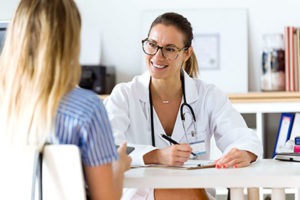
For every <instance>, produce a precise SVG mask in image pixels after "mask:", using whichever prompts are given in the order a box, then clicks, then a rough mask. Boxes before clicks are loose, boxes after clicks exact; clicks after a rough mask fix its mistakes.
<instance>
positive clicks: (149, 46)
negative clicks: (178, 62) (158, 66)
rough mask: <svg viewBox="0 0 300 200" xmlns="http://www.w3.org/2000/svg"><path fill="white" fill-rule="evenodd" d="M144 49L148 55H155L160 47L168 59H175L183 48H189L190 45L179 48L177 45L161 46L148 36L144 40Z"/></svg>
mask: <svg viewBox="0 0 300 200" xmlns="http://www.w3.org/2000/svg"><path fill="white" fill-rule="evenodd" d="M142 45H143V51H144V53H145V54H147V55H151V56H154V55H155V54H156V53H157V52H158V50H159V49H161V52H162V55H163V57H164V58H166V59H168V60H175V59H176V58H177V57H178V54H179V52H180V51H182V50H187V49H188V48H189V47H183V48H181V49H180V48H178V47H176V46H163V47H161V46H159V45H157V44H156V42H154V41H151V40H149V39H148V38H146V39H144V40H142Z"/></svg>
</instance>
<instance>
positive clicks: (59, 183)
mask: <svg viewBox="0 0 300 200" xmlns="http://www.w3.org/2000/svg"><path fill="white" fill-rule="evenodd" d="M37 155H38V151H37V149H36V148H33V147H26V148H19V149H15V148H14V149H13V148H3V147H1V148H0V156H1V165H0V185H1V187H0V199H11V200H19V199H22V200H27V199H28V200H29V199H32V197H31V194H32V189H33V188H34V185H33V177H34V175H35V170H34V163H35V159H36V158H37ZM42 170H43V172H42V173H43V176H42V179H43V181H42V183H43V184H42V192H43V199H44V200H53V199H55V200H85V199H86V194H85V184H84V178H83V169H82V164H81V157H80V151H79V148H78V147H77V146H75V145H46V146H45V149H44V153H43V168H42ZM35 186H36V187H35V188H36V190H37V186H38V183H36V184H35ZM35 196H36V197H37V195H35ZM36 199H37V198H36Z"/></svg>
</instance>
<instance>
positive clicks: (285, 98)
mask: <svg viewBox="0 0 300 200" xmlns="http://www.w3.org/2000/svg"><path fill="white" fill-rule="evenodd" d="M228 97H229V99H230V100H231V101H232V102H233V103H260V102H300V92H248V93H238V94H228Z"/></svg>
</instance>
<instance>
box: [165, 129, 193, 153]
mask: <svg viewBox="0 0 300 200" xmlns="http://www.w3.org/2000/svg"><path fill="white" fill-rule="evenodd" d="M161 136H162V137H163V138H164V139H166V140H167V141H169V142H171V143H172V144H179V143H178V142H176V141H175V140H173V139H172V138H171V137H169V136H167V135H165V134H161ZM191 154H192V155H193V156H197V155H196V154H195V153H194V152H191Z"/></svg>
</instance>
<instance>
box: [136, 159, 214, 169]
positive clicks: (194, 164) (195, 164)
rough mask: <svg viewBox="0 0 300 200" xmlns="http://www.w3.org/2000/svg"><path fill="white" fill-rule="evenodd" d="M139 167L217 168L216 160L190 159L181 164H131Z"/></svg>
mask: <svg viewBox="0 0 300 200" xmlns="http://www.w3.org/2000/svg"><path fill="white" fill-rule="evenodd" d="M138 167H158V168H160V167H161V168H171V169H172V168H173V169H185V170H192V169H205V168H215V167H216V165H215V161H213V160H188V161H187V162H185V163H184V165H181V166H174V165H162V164H149V165H142V166H131V168H138Z"/></svg>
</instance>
